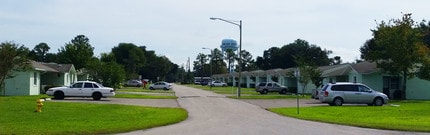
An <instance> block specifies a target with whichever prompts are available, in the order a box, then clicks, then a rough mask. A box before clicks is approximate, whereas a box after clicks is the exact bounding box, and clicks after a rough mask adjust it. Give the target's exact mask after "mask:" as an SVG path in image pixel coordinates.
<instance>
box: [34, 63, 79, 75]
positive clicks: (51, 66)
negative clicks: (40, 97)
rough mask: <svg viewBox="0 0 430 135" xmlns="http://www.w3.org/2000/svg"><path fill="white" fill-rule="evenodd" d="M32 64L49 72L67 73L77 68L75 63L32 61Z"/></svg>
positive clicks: (35, 67)
mask: <svg viewBox="0 0 430 135" xmlns="http://www.w3.org/2000/svg"><path fill="white" fill-rule="evenodd" d="M31 65H32V67H33V68H34V69H35V70H38V71H47V72H58V73H66V72H70V71H72V70H74V69H75V67H74V66H73V64H56V63H43V62H36V61H31Z"/></svg>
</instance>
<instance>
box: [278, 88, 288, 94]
mask: <svg viewBox="0 0 430 135" xmlns="http://www.w3.org/2000/svg"><path fill="white" fill-rule="evenodd" d="M279 94H282V95H285V94H287V90H286V89H283V90H281V91H279Z"/></svg>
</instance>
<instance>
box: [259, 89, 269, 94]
mask: <svg viewBox="0 0 430 135" xmlns="http://www.w3.org/2000/svg"><path fill="white" fill-rule="evenodd" d="M267 92H268V91H267V90H263V91H261V92H260V94H267Z"/></svg>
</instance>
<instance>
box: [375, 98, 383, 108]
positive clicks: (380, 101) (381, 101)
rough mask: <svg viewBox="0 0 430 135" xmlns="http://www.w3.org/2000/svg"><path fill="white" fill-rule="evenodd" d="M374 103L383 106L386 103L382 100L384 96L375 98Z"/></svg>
mask: <svg viewBox="0 0 430 135" xmlns="http://www.w3.org/2000/svg"><path fill="white" fill-rule="evenodd" d="M373 104H374V105H375V106H382V105H383V104H384V101H383V100H382V98H379V97H378V98H375V100H373Z"/></svg>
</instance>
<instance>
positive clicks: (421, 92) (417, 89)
mask: <svg viewBox="0 0 430 135" xmlns="http://www.w3.org/2000/svg"><path fill="white" fill-rule="evenodd" d="M429 86H430V81H427V80H422V79H419V78H413V79H409V80H407V85H406V99H426V100H428V99H430V89H429Z"/></svg>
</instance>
